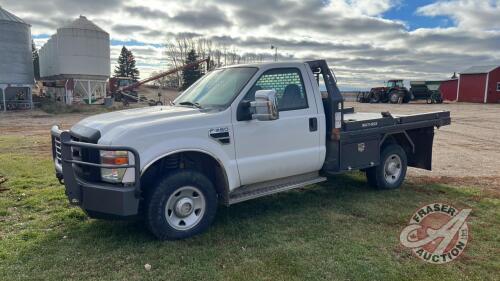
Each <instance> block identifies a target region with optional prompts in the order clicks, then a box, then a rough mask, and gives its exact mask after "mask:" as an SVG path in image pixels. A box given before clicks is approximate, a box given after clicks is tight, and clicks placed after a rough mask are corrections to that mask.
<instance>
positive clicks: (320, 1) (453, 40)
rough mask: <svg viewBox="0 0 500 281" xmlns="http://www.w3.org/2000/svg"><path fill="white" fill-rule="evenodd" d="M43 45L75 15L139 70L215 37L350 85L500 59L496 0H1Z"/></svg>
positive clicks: (437, 73)
mask: <svg viewBox="0 0 500 281" xmlns="http://www.w3.org/2000/svg"><path fill="white" fill-rule="evenodd" d="M0 5H2V7H3V8H5V9H7V10H8V11H10V12H12V13H14V14H16V15H17V16H19V17H21V18H23V19H24V20H25V21H27V22H28V23H30V24H31V25H32V29H31V31H32V34H33V37H34V38H35V40H36V43H37V45H39V46H41V45H43V43H44V42H45V40H47V37H48V36H49V35H51V34H53V33H55V31H56V29H57V27H58V26H61V25H63V24H65V23H67V22H69V21H71V20H73V19H75V18H76V17H78V16H79V15H85V16H87V18H89V19H90V20H92V21H93V22H95V23H96V24H97V25H99V26H100V27H101V28H103V29H105V30H106V31H107V32H109V33H110V36H111V39H112V41H111V42H112V44H111V60H112V62H113V63H114V62H115V61H116V58H117V56H118V53H119V49H120V48H121V46H122V45H126V46H128V47H130V49H132V50H133V52H134V54H135V55H136V57H137V60H138V66H139V68H140V70H141V76H142V77H145V76H147V75H148V74H150V73H151V72H152V71H154V70H159V69H167V68H168V65H167V64H168V62H167V60H166V59H165V55H164V54H163V47H162V46H163V44H164V43H165V42H167V40H171V39H172V38H173V37H175V36H178V35H183V36H186V35H189V36H194V37H204V38H209V39H211V40H212V41H214V42H216V43H218V44H221V45H224V46H226V47H227V48H229V49H235V50H237V51H238V52H239V53H257V54H262V55H264V56H265V57H269V58H271V57H272V54H273V51H272V50H271V49H270V46H271V45H276V46H277V47H278V50H279V54H280V59H281V60H285V59H295V60H301V59H314V58H325V59H327V60H328V62H329V64H330V66H331V67H332V68H333V69H334V71H335V72H336V74H337V78H338V80H339V83H340V84H341V86H343V88H344V89H347V88H349V89H350V88H360V89H363V88H369V87H371V86H374V85H378V84H381V83H382V82H383V81H384V80H386V79H389V78H396V77H397V78H404V79H444V78H447V77H449V76H451V74H452V73H453V72H454V71H457V72H460V71H462V70H464V69H466V68H468V67H469V66H471V65H490V64H500V0H418V1H405V0H379V1H377V0H330V1H329V0H276V1H272V0H218V1H215V0H205V1H200V0H163V1H160V0H142V1H140V0H123V1H120V0H85V1H82V0H46V1H39V0H0Z"/></svg>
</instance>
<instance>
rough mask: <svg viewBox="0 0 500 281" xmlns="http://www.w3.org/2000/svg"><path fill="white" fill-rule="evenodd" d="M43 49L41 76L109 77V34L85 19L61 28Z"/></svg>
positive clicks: (81, 18) (81, 17)
mask: <svg viewBox="0 0 500 281" xmlns="http://www.w3.org/2000/svg"><path fill="white" fill-rule="evenodd" d="M42 49H43V51H41V54H40V56H41V57H43V59H42V61H41V62H40V66H41V67H42V69H43V70H42V73H43V74H42V77H45V78H56V79H57V78H92V79H107V78H109V75H110V64H111V62H110V44H109V34H108V33H107V32H106V31H104V30H102V29H101V28H100V27H98V26H97V25H95V24H94V23H92V22H91V21H89V20H88V19H87V18H86V17H84V16H80V17H79V18H78V19H76V20H75V21H73V22H72V23H71V24H69V25H66V26H63V27H61V28H58V29H57V33H56V34H54V35H52V37H51V38H50V39H49V40H48V41H47V43H46V44H45V45H44V46H43V48H42Z"/></svg>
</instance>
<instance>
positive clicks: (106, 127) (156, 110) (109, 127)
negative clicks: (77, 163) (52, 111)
mask: <svg viewBox="0 0 500 281" xmlns="http://www.w3.org/2000/svg"><path fill="white" fill-rule="evenodd" d="M202 114H203V113H202V112H201V110H199V109H197V108H191V107H181V106H151V107H144V108H137V109H128V110H120V111H115V112H110V113H104V114H98V115H94V116H91V117H88V118H85V119H83V120H82V121H80V122H78V123H77V124H75V125H74V126H73V127H72V128H71V131H72V132H74V133H75V134H77V135H80V136H82V137H86V136H85V135H86V134H88V132H89V131H94V132H96V131H99V132H100V136H101V137H102V136H103V135H104V134H107V133H108V132H111V131H114V132H115V133H116V131H117V130H120V131H122V130H127V129H130V128H134V127H137V126H141V125H146V124H148V123H151V122H153V121H154V122H163V121H173V120H175V119H178V118H182V117H188V116H193V117H194V116H196V115H202Z"/></svg>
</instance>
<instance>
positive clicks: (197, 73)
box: [182, 49, 203, 90]
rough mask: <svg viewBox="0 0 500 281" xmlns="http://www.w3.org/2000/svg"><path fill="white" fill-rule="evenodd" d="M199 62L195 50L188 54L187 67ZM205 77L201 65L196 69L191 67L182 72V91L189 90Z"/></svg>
mask: <svg viewBox="0 0 500 281" xmlns="http://www.w3.org/2000/svg"><path fill="white" fill-rule="evenodd" d="M197 60H198V55H197V54H196V51H195V50H194V49H191V51H189V53H188V54H187V58H186V62H185V63H186V65H187V64H190V63H193V62H196V61H197ZM201 76H203V72H202V70H201V66H200V65H196V66H194V67H190V68H188V69H185V70H184V71H182V89H184V90H185V89H187V88H189V86H191V85H193V83H194V82H196V80H198V79H200V77H201Z"/></svg>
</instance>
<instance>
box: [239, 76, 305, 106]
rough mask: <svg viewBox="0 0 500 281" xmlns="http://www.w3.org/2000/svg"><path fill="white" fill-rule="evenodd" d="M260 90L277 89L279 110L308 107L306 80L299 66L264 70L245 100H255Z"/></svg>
mask: <svg viewBox="0 0 500 281" xmlns="http://www.w3.org/2000/svg"><path fill="white" fill-rule="evenodd" d="M259 90H275V91H276V99H277V102H278V110H279V111H287V110H297V109H304V108H307V97H306V91H305V87H304V82H303V80H302V75H301V73H300V70H299V69H297V68H277V69H271V70H268V71H266V72H264V74H262V75H261V76H260V78H259V79H258V80H257V82H256V83H255V84H254V85H253V86H252V88H251V89H250V91H249V92H248V93H247V94H246V96H245V100H249V101H253V100H255V92H257V91H259Z"/></svg>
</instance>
